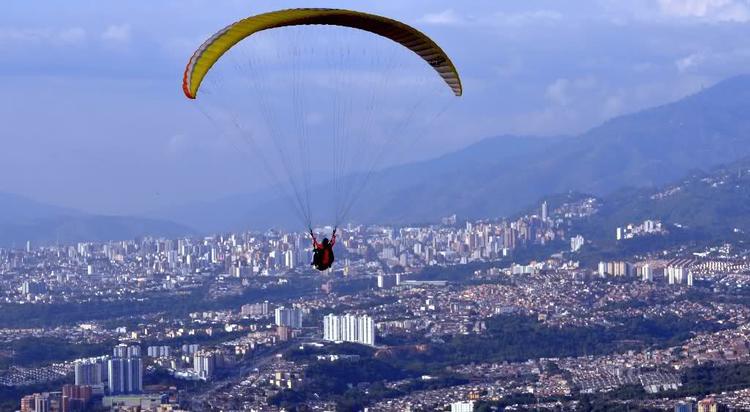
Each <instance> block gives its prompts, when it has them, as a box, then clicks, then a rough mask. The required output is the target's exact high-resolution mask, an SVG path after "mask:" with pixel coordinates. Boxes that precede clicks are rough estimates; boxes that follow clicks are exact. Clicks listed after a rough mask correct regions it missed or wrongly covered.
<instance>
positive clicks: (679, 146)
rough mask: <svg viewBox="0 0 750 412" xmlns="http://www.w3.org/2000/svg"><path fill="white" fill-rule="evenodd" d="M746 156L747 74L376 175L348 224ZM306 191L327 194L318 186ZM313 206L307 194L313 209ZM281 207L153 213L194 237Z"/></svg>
mask: <svg viewBox="0 0 750 412" xmlns="http://www.w3.org/2000/svg"><path fill="white" fill-rule="evenodd" d="M748 155H750V76H738V77H734V78H731V79H727V80H725V81H722V82H720V83H718V84H716V85H715V86H713V87H711V88H708V89H704V90H701V91H700V92H698V93H696V94H694V95H691V96H688V97H685V98H683V99H681V100H679V101H676V102H673V103H670V104H666V105H663V106H659V107H655V108H651V109H647V110H643V111H640V112H637V113H633V114H629V115H625V116H620V117H617V118H614V119H612V120H610V121H607V122H605V123H604V124H602V125H600V126H598V127H596V128H594V129H592V130H589V131H587V132H585V133H583V134H581V135H579V136H573V137H559V138H539V137H514V136H501V137H494V138H489V139H485V140H482V141H480V142H478V143H476V144H474V145H472V146H469V147H467V148H465V149H463V150H460V151H458V152H454V153H450V154H447V155H444V156H441V157H439V158H436V159H432V160H428V161H424V162H419V163H414V164H408V165H404V166H398V167H393V168H389V169H386V170H382V171H379V172H377V173H375V174H374V175H373V176H372V179H371V180H370V184H369V185H368V186H367V190H366V191H364V193H363V194H362V196H361V198H360V199H358V201H357V204H356V206H355V207H354V209H353V211H352V214H351V215H350V218H351V220H352V221H355V222H363V223H373V222H379V223H393V224H402V223H422V222H431V221H435V220H437V219H438V218H440V217H441V216H446V215H450V214H453V213H456V214H458V215H459V216H461V217H462V218H469V219H474V218H483V217H495V216H504V215H509V214H512V213H514V212H516V211H518V210H519V209H520V208H521V207H523V206H524V205H528V204H530V203H531V202H534V201H536V200H538V199H539V198H541V197H542V196H544V195H545V194H549V193H561V192H566V191H571V190H572V191H580V192H586V193H592V194H595V195H599V196H604V195H607V194H610V193H613V192H615V191H617V190H619V189H621V188H623V187H650V188H654V187H658V186H660V185H663V184H666V183H669V182H672V181H675V180H677V179H680V178H681V177H683V176H685V175H686V174H687V173H689V172H690V171H692V170H696V169H701V170H710V169H712V168H713V167H716V166H717V165H720V164H725V163H730V162H733V161H736V160H738V159H741V158H743V157H745V156H748ZM352 178H356V177H352ZM314 193H322V194H324V195H327V194H328V193H329V192H328V190H326V188H325V186H323V187H319V188H317V189H316V190H314ZM320 200H321V198H320V197H318V198H315V197H314V198H313V204H317V203H318V202H319V201H320ZM287 204H288V202H287V201H286V200H285V199H279V198H278V197H276V196H275V192H274V191H270V190H269V191H266V192H260V193H255V194H247V195H237V196H233V197H228V198H224V199H219V200H215V201H206V202H204V203H202V204H191V205H184V206H181V207H178V208H171V209H169V210H163V211H160V212H157V213H154V214H153V215H154V216H155V217H159V218H166V219H170V220H174V221H177V222H181V223H184V224H188V225H191V226H194V227H196V228H198V229H200V230H203V231H216V230H228V229H230V228H234V229H238V228H247V227H254V228H265V227H270V226H287V227H298V226H299V223H298V222H297V221H296V220H295V218H294V216H293V215H292V213H291V211H290V212H288V213H283V212H282V211H284V210H290V208H289V207H287V206H286V205H287ZM326 223H327V222H326Z"/></svg>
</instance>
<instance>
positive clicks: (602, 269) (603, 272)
mask: <svg viewBox="0 0 750 412" xmlns="http://www.w3.org/2000/svg"><path fill="white" fill-rule="evenodd" d="M597 273H599V276H601V277H605V276H607V273H608V272H607V262H599V266H598V267H597Z"/></svg>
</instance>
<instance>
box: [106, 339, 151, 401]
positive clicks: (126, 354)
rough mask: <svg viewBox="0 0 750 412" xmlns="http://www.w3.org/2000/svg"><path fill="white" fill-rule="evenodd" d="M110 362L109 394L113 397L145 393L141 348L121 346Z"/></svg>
mask: <svg viewBox="0 0 750 412" xmlns="http://www.w3.org/2000/svg"><path fill="white" fill-rule="evenodd" d="M113 352H114V357H113V358H112V359H110V360H109V363H108V365H109V371H108V372H109V379H108V385H109V393H110V394H111V395H119V394H129V393H140V392H141V391H143V360H142V359H141V347H140V346H130V347H128V346H127V345H124V344H121V345H117V346H116V347H115V349H114V351H113Z"/></svg>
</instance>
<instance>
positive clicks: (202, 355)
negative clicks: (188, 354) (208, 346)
mask: <svg viewBox="0 0 750 412" xmlns="http://www.w3.org/2000/svg"><path fill="white" fill-rule="evenodd" d="M215 369H216V355H215V354H214V353H213V352H208V351H200V352H196V353H195V354H194V355H193V370H194V371H195V373H196V374H197V375H198V376H199V377H200V378H202V379H210V378H211V376H213V374H214V370H215Z"/></svg>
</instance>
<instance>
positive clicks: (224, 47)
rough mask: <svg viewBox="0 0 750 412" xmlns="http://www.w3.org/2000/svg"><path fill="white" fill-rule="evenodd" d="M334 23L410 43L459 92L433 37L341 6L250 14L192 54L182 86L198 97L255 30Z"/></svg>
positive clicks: (455, 77)
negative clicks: (219, 63)
mask: <svg viewBox="0 0 750 412" xmlns="http://www.w3.org/2000/svg"><path fill="white" fill-rule="evenodd" d="M301 25H332V26H342V27H350V28H354V29H359V30H364V31H368V32H371V33H374V34H377V35H380V36H383V37H386V38H388V39H391V40H393V41H395V42H397V43H399V44H401V45H403V46H404V47H407V48H408V49H410V50H411V51H413V52H414V53H416V54H417V55H419V57H421V58H422V59H424V60H425V61H426V62H427V63H428V64H429V65H430V66H432V67H433V68H434V69H435V71H437V73H438V74H439V75H440V77H442V78H443V80H445V82H446V83H447V84H448V86H449V87H450V88H451V89H452V90H453V93H454V94H455V95H456V96H460V95H461V93H462V91H463V90H462V87H461V79H460V78H459V76H458V72H457V71H456V67H455V66H454V65H453V63H452V62H451V60H450V58H449V57H448V55H446V54H445V52H444V51H443V50H442V49H441V48H440V46H438V45H437V43H435V42H434V41H433V40H432V39H430V38H429V37H427V36H426V35H424V34H423V33H421V32H420V31H418V30H417V29H415V28H413V27H411V26H408V25H406V24H404V23H401V22H398V21H396V20H392V19H389V18H386V17H381V16H376V15H372V14H367V13H361V12H357V11H350V10H339V9H289V10H280V11H274V12H270V13H265V14H259V15H257V16H252V17H248V18H246V19H244V20H240V21H238V22H236V23H233V24H231V25H229V26H227V27H226V28H224V29H222V30H221V31H219V32H218V33H216V34H214V35H213V36H211V38H209V39H208V40H206V42H205V43H203V44H202V45H201V46H200V47H199V48H198V50H197V51H196V52H195V53H194V54H193V56H192V57H191V58H190V61H189V62H188V65H187V67H186V68H185V75H184V77H183V83H182V89H183V91H184V92H185V95H186V96H187V97H188V98H190V99H195V97H196V95H197V93H198V89H199V88H200V85H201V82H202V81H203V78H204V77H205V76H206V74H208V71H209V70H211V67H212V66H213V65H214V64H215V63H216V62H217V61H218V60H219V58H221V56H222V55H223V54H224V53H226V52H227V51H228V50H229V49H231V48H232V46H234V45H235V44H237V43H238V42H240V41H242V40H243V39H245V38H246V37H248V36H251V35H252V34H254V33H257V32H260V31H263V30H269V29H274V28H279V27H287V26H301Z"/></svg>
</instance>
